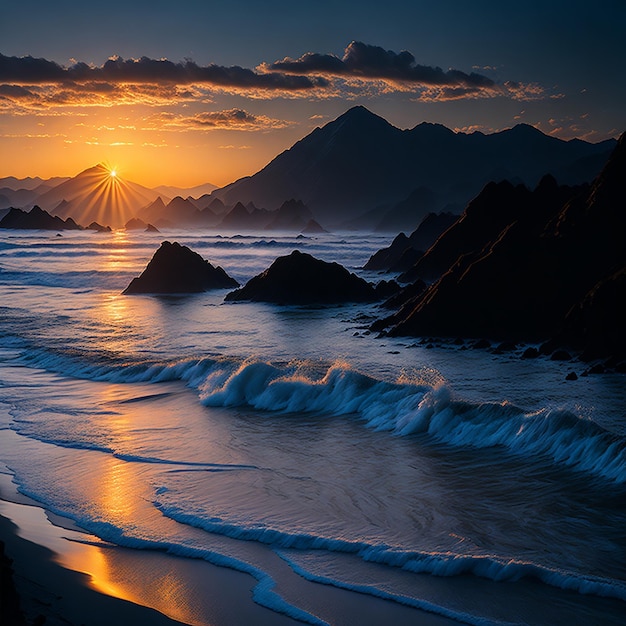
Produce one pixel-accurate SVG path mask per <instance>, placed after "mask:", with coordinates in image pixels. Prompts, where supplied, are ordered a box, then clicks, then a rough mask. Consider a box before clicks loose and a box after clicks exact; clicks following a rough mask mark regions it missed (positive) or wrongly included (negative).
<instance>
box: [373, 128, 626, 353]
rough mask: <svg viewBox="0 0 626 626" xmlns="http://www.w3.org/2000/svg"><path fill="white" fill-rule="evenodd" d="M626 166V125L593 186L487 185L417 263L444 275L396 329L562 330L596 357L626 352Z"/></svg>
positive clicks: (424, 271)
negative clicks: (528, 186)
mask: <svg viewBox="0 0 626 626" xmlns="http://www.w3.org/2000/svg"><path fill="white" fill-rule="evenodd" d="M625 172H626V133H625V134H624V135H622V137H621V138H620V140H619V142H618V144H617V147H616V148H615V150H614V151H613V153H612V154H611V156H610V158H609V160H608V162H607V163H606V165H605V167H604V168H603V170H602V172H601V173H600V174H599V175H598V176H597V177H596V178H595V180H594V181H593V183H592V184H591V185H582V186H577V187H568V186H559V185H558V184H557V182H556V180H555V179H554V178H553V177H551V176H545V177H544V178H543V179H542V180H541V182H540V184H539V185H538V186H537V187H536V188H535V189H534V190H533V191H529V190H528V189H527V188H525V187H523V186H521V185H518V186H513V185H510V184H509V183H500V184H491V185H488V186H487V187H485V189H484V190H483V192H482V193H481V194H480V195H479V196H478V197H477V198H476V199H475V200H474V201H473V202H472V203H470V204H469V205H468V207H467V209H466V211H465V213H464V214H463V216H462V217H461V219H460V220H459V221H458V222H457V223H456V224H455V225H453V226H452V227H450V228H449V229H448V230H447V231H446V232H445V233H444V234H443V235H441V236H440V237H439V239H438V240H437V241H436V243H435V244H434V245H433V246H432V247H431V248H430V249H429V250H428V252H427V253H426V254H425V255H424V256H423V257H422V258H421V259H420V260H419V261H418V262H417V264H416V265H415V266H414V268H413V269H412V272H413V277H414V278H415V279H416V280H418V279H419V278H432V277H434V276H436V275H437V274H438V277H436V278H435V281H434V282H433V283H432V284H431V285H430V286H429V287H428V288H427V289H426V290H425V291H424V292H423V293H422V294H421V295H418V296H417V297H416V298H414V299H412V300H410V301H409V302H407V303H406V304H405V305H404V306H403V308H401V309H400V311H398V312H397V313H396V314H394V315H393V316H391V317H390V318H388V319H387V320H386V321H385V322H384V323H383V324H386V325H390V326H392V328H391V333H392V334H397V335H423V334H427V335H444V336H458V335H465V336H483V337H485V336H486V337H491V338H506V339H514V340H519V339H524V340H530V339H533V340H540V339H545V338H548V337H553V338H556V339H557V341H561V342H564V343H566V344H569V345H570V346H573V347H576V348H578V349H582V350H583V351H584V353H583V354H584V355H587V357H588V358H597V357H604V356H615V357H621V358H623V357H624V356H626V328H625V327H624V324H623V315H622V314H623V312H624V303H625V302H626V292H625V291H624V290H625V289H626V280H625V279H624V272H625V269H626V248H625V247H624V233H626V210H625V208H626V176H625V175H624V173H625ZM496 216H498V218H499V222H498V223H497V224H496V223H494V219H495V217H496ZM446 266H447V267H446Z"/></svg>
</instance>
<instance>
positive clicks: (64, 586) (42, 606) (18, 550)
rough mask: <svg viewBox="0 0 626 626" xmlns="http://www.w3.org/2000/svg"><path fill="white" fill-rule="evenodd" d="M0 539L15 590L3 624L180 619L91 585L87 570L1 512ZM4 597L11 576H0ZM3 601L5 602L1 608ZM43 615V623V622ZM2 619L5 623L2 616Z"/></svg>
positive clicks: (165, 625)
mask: <svg viewBox="0 0 626 626" xmlns="http://www.w3.org/2000/svg"><path fill="white" fill-rule="evenodd" d="M0 538H1V539H2V541H3V542H4V544H5V553H6V556H7V557H8V558H10V559H11V560H12V562H13V563H12V569H13V577H12V578H13V583H14V585H15V588H16V590H17V593H18V595H19V600H18V601H19V604H20V606H19V608H20V609H21V613H22V614H23V617H24V618H25V621H22V620H21V619H20V617H21V616H20V615H19V614H18V612H17V607H16V606H15V605H14V604H13V602H11V604H10V605H9V606H8V607H6V608H7V614H6V615H2V617H3V619H6V620H7V622H6V624H7V626H9V625H11V624H13V625H15V626H21V624H39V623H41V624H43V623H45V624H46V625H49V624H50V625H55V626H56V625H57V624H58V625H64V626H67V624H93V625H94V626H96V625H99V624H102V625H103V626H104V625H109V624H154V625H155V626H172V625H174V624H179V623H180V622H176V621H174V620H171V619H169V618H167V617H166V616H164V615H162V614H161V613H159V612H158V611H155V610H154V609H150V608H148V607H144V606H140V605H138V604H134V603H132V602H129V601H126V600H121V599H119V598H114V597H112V596H107V595H104V594H102V593H99V592H97V591H95V590H93V589H91V588H90V586H89V577H88V576H87V575H86V574H81V573H79V572H74V571H72V570H70V569H67V568H65V567H62V566H61V565H59V564H58V563H57V562H56V561H55V560H54V553H53V552H52V551H51V550H48V549H47V548H45V547H43V546H40V545H38V544H36V543H33V542H31V541H28V540H26V539H23V538H22V537H20V536H18V527H17V526H16V525H15V524H13V523H12V522H11V521H10V520H9V519H7V518H6V517H4V516H0ZM2 597H3V598H5V597H6V598H12V597H13V595H12V589H11V587H10V581H8V580H6V579H3V588H2ZM4 609H5V603H4V601H3V611H4ZM43 618H45V622H44V621H43ZM3 623H5V622H4V621H3Z"/></svg>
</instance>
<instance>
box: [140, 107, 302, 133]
mask: <svg viewBox="0 0 626 626" xmlns="http://www.w3.org/2000/svg"><path fill="white" fill-rule="evenodd" d="M146 123H147V124H148V127H147V128H146V129H145V130H148V129H150V130H204V131H209V130H241V131H259V130H260V131H265V130H277V129H280V128H286V127H287V126H289V125H290V122H287V121H284V120H277V119H273V118H271V117H267V116H265V115H253V114H252V113H248V112H247V111H244V110H243V109H227V110H224V111H205V112H202V113H196V114H194V115H181V114H177V113H170V112H166V111H164V112H161V113H156V114H154V115H151V116H149V117H148V118H147V119H146Z"/></svg>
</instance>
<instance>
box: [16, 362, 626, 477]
mask: <svg viewBox="0 0 626 626" xmlns="http://www.w3.org/2000/svg"><path fill="white" fill-rule="evenodd" d="M22 358H23V360H24V361H26V362H27V363H28V364H30V365H34V366H37V367H42V368H44V369H51V370H53V371H60V372H62V373H64V374H67V375H70V376H74V377H78V378H87V379H91V380H103V381H108V382H115V383H134V382H155V383H157V382H164V381H174V380H180V381H184V382H185V383H187V385H188V386H190V387H192V388H194V389H196V390H197V392H198V394H199V397H200V401H201V402H202V403H203V404H205V405H206V406H213V407H241V406H249V407H251V408H254V409H256V410H258V411H262V412H272V413H317V414H324V415H355V416H356V417H358V418H359V419H361V420H363V421H364V423H365V424H366V425H367V426H368V427H369V428H372V429H375V430H379V431H390V432H391V433H393V434H395V435H398V436H413V435H421V436H425V437H427V438H429V439H430V440H432V441H434V442H437V443H442V444H445V445H450V446H454V447H458V448H478V449H482V448H494V447H498V448H501V449H505V450H508V451H509V452H510V453H512V454H515V455H520V456H524V457H528V456H540V457H543V458H544V459H547V460H549V461H550V462H552V463H554V464H557V465H562V466H566V467H569V468H571V469H574V470H577V471H581V472H585V473H587V474H590V475H592V476H594V477H597V478H601V479H603V480H608V481H611V482H615V483H620V484H623V483H626V440H625V439H624V438H623V437H619V436H617V435H615V434H613V433H610V432H608V431H606V430H604V429H603V428H601V427H600V426H599V425H598V424H596V423H595V422H593V421H591V420H589V419H586V418H583V417H579V416H577V415H575V414H574V413H572V412H570V411H566V410H562V409H551V408H546V409H542V410H540V411H536V412H533V413H528V412H524V411H523V410H522V409H520V408H518V407H516V406H514V405H512V404H508V403H506V402H505V403H471V402H463V401H460V400H456V399H454V398H453V397H452V394H451V392H450V389H449V388H448V387H447V386H446V385H444V384H441V385H436V386H433V385H428V384H422V383H421V382H420V381H414V380H411V379H408V378H406V377H401V378H399V379H398V380H397V381H395V382H388V381H384V380H380V379H376V378H373V377H371V376H368V375H366V374H363V373H360V372H358V371H357V370H355V369H354V368H352V367H351V366H350V365H349V364H347V363H344V362H336V363H334V364H332V365H330V366H323V365H322V364H320V363H317V364H315V363H313V364H312V363H310V362H290V363H269V362H266V361H262V360H259V359H255V358H249V359H244V360H242V359H236V358H228V357H213V358H199V359H186V360H181V361H176V362H169V363H162V362H135V363H132V362H131V363H119V362H115V361H107V360H105V359H101V362H100V363H89V361H88V360H82V359H80V358H78V359H77V358H76V356H75V355H63V354H59V353H52V352H48V351H45V350H33V351H27V352H26V354H25V355H24V356H23V357H22Z"/></svg>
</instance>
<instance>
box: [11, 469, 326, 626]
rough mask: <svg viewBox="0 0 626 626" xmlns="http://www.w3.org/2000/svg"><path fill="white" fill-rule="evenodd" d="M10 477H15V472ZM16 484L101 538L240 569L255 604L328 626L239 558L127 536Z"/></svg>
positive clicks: (294, 617) (36, 499) (203, 549)
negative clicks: (252, 583)
mask: <svg viewBox="0 0 626 626" xmlns="http://www.w3.org/2000/svg"><path fill="white" fill-rule="evenodd" d="M14 478H15V479H16V480H17V477H15V475H14ZM18 485H19V486H18V491H19V492H20V493H22V494H23V495H25V496H27V497H29V498H31V499H32V500H34V501H35V502H39V503H40V504H42V505H43V507H45V509H47V510H49V511H51V512H52V513H55V514H56V515H59V516H61V517H65V518H68V519H71V520H73V521H74V522H75V523H76V524H78V526H80V527H81V528H82V529H84V530H85V531H86V532H87V533H89V534H92V535H95V536H96V537H99V538H100V539H102V540H104V541H107V542H110V543H111V544H114V545H117V546H121V547H125V548H132V549H136V550H154V551H158V552H165V553H166V554H171V555H173V556H180V557H184V558H191V559H202V560H204V561H207V562H208V563H211V564H212V565H217V566H219V567H227V568H229V569H233V570H236V571H238V572H243V573H244V574H248V575H250V576H252V578H254V579H255V580H256V581H257V584H256V585H255V586H254V588H253V590H252V598H253V600H254V602H256V604H258V605H260V606H263V607H265V608H267V609H269V610H271V611H274V612H275V613H281V614H283V615H287V616H288V617H291V618H293V619H295V620H298V621H301V622H303V623H305V624H312V625H313V626H329V624H328V623H327V622H325V621H324V620H322V619H320V618H319V617H317V616H316V615H313V614H312V613H309V612H308V611H305V610H304V609H301V608H300V607H298V606H295V605H294V604H291V603H290V602H287V601H286V600H285V599H284V598H283V597H281V596H280V595H279V594H278V593H277V592H276V591H275V590H274V589H275V587H276V581H275V580H274V579H273V578H272V576H270V574H268V573H267V572H265V571H264V570H262V569H261V568H259V567H256V566H255V565H252V564H251V563H247V562H246V561H243V560H241V559H238V558H235V557H232V556H227V555H225V554H221V553H219V552H216V551H214V550H209V549H207V548H199V547H197V546H189V545H183V544H173V543H170V542H168V541H163V540H155V539H144V538H140V537H131V536H128V535H127V534H126V533H125V532H124V530H123V529H121V528H119V527H117V526H114V525H113V524H110V523H108V522H97V521H94V520H90V519H87V518H81V517H80V516H76V515H71V514H69V513H68V512H67V511H65V510H63V509H60V508H58V507H55V506H53V505H52V504H50V503H49V502H47V501H45V500H42V499H41V497H40V496H39V495H38V494H35V493H30V492H29V491H28V489H26V488H25V487H24V486H23V485H22V484H21V483H20V482H19V481H18Z"/></svg>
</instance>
